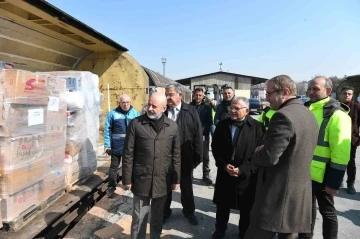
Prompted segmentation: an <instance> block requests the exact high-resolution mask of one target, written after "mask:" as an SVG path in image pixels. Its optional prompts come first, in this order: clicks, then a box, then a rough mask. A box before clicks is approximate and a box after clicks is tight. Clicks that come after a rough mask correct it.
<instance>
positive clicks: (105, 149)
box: [103, 148, 111, 154]
mask: <svg viewBox="0 0 360 239" xmlns="http://www.w3.org/2000/svg"><path fill="white" fill-rule="evenodd" d="M109 149H110V150H111V148H104V153H103V154H107V152H106V151H108V150H109Z"/></svg>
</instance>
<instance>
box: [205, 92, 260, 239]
mask: <svg viewBox="0 0 360 239" xmlns="http://www.w3.org/2000/svg"><path fill="white" fill-rule="evenodd" d="M230 112H231V113H230V117H229V118H227V119H224V120H222V121H220V122H219V124H218V126H217V127H216V130H215V133H214V137H213V141H212V144H211V147H212V152H213V155H214V158H215V162H216V166H217V168H218V170H217V176H216V184H215V192H214V200H213V201H214V203H215V204H216V224H215V232H214V234H213V236H212V239H218V238H223V237H224V236H225V231H226V229H227V224H228V221H229V215H230V209H237V210H240V220H239V224H238V227H239V236H240V238H242V237H243V236H244V235H245V232H246V230H247V228H248V226H249V222H250V210H251V207H252V204H253V202H254V197H255V188H256V178H257V175H256V173H255V172H252V171H251V168H247V170H248V172H247V173H246V174H247V175H250V176H248V177H245V176H243V175H240V176H239V175H238V173H239V168H240V169H243V170H245V168H243V165H244V164H247V162H248V160H249V158H251V155H252V154H253V153H254V151H255V149H256V147H257V146H259V145H260V144H261V140H262V138H263V134H264V127H263V126H262V125H261V124H260V123H259V122H257V121H256V120H255V119H253V118H252V117H250V116H249V100H248V99H247V98H245V97H235V98H234V99H233V100H232V102H231V107H230Z"/></svg>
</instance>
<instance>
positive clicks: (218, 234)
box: [211, 231, 225, 239]
mask: <svg viewBox="0 0 360 239" xmlns="http://www.w3.org/2000/svg"><path fill="white" fill-rule="evenodd" d="M224 236H225V232H219V231H215V232H214V234H213V235H212V237H211V238H212V239H220V238H223V237H224Z"/></svg>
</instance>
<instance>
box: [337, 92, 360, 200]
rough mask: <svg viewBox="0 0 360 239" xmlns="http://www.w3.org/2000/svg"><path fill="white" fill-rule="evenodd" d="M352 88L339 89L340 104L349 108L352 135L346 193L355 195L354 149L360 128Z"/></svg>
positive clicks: (358, 140) (358, 113)
mask: <svg viewBox="0 0 360 239" xmlns="http://www.w3.org/2000/svg"><path fill="white" fill-rule="evenodd" d="M353 96H354V88H353V87H351V86H344V87H343V88H342V89H341V94H340V102H341V103H343V104H345V105H347V106H348V107H349V108H350V112H349V116H350V118H351V124H352V125H351V126H352V131H351V133H352V135H351V150H350V161H349V163H348V166H347V169H346V172H347V177H348V178H347V181H346V183H347V190H346V191H347V193H349V194H355V193H356V190H355V187H354V184H355V178H356V164H355V158H356V148H357V147H358V146H359V144H360V137H359V126H360V104H358V103H356V102H354V101H353Z"/></svg>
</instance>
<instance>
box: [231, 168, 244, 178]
mask: <svg viewBox="0 0 360 239" xmlns="http://www.w3.org/2000/svg"><path fill="white" fill-rule="evenodd" d="M233 172H234V175H232V176H234V177H238V176H240V175H241V174H242V172H241V170H240V168H234V170H233Z"/></svg>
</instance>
